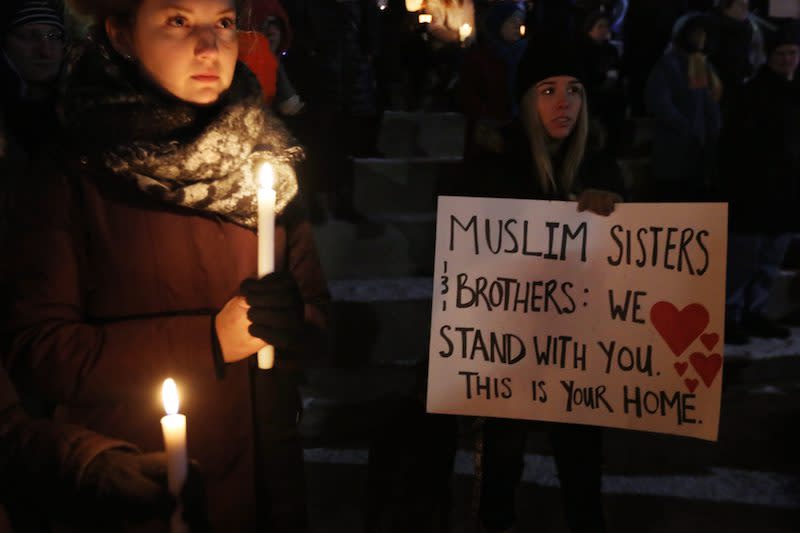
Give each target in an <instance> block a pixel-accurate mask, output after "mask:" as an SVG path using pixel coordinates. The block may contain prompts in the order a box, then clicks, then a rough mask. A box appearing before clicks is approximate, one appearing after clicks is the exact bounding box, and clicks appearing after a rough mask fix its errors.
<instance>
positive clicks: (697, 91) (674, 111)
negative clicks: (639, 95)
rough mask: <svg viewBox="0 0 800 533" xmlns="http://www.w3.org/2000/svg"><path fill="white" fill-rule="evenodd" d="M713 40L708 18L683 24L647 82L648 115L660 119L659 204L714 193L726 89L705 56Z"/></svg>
mask: <svg viewBox="0 0 800 533" xmlns="http://www.w3.org/2000/svg"><path fill="white" fill-rule="evenodd" d="M707 35H708V18H707V16H706V15H703V14H699V13H690V14H688V15H685V16H684V17H682V18H680V19H678V21H677V22H676V23H675V28H674V31H673V40H672V44H671V45H670V46H669V47H668V48H667V50H666V52H664V55H663V56H662V57H661V59H660V60H659V61H658V63H657V64H656V66H655V67H653V71H652V72H651V73H650V77H649V79H648V80H647V87H646V92H645V98H646V103H647V110H648V112H649V113H650V114H651V116H653V118H654V119H655V131H654V139H653V156H652V178H653V183H652V186H653V190H652V195H651V196H652V198H653V200H655V201H662V202H669V201H672V202H675V201H698V200H702V199H704V198H706V196H707V194H708V191H709V187H710V183H711V180H712V176H713V171H714V167H715V163H716V161H715V157H716V146H717V140H718V138H719V131H720V127H721V119H720V108H719V99H720V95H721V92H722V90H723V88H722V85H721V83H720V81H719V78H718V77H717V75H716V73H715V71H714V67H713V66H712V65H711V64H710V63H709V61H708V59H707V58H706V55H705V53H704V51H705V46H706V36H707Z"/></svg>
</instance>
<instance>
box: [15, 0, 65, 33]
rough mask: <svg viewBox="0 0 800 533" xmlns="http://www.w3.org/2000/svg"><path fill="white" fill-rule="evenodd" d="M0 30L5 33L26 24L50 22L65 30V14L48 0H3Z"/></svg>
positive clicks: (51, 24)
mask: <svg viewBox="0 0 800 533" xmlns="http://www.w3.org/2000/svg"><path fill="white" fill-rule="evenodd" d="M2 3H3V7H2V11H1V12H0V32H2V34H3V35H5V34H7V33H8V32H9V31H11V30H13V29H14V28H17V27H19V26H24V25H26V24H49V25H50V26H55V27H56V28H58V29H59V30H61V31H64V16H63V13H62V12H61V11H60V10H57V9H56V8H55V7H54V6H53V4H51V3H50V2H48V1H46V0H2Z"/></svg>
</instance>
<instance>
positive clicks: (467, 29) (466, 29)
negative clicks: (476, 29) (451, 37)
mask: <svg viewBox="0 0 800 533" xmlns="http://www.w3.org/2000/svg"><path fill="white" fill-rule="evenodd" d="M458 34H459V37H461V40H462V41H466V40H467V37H469V36H470V35H472V26H470V25H469V24H466V23H465V24H462V26H461V28H459V30H458Z"/></svg>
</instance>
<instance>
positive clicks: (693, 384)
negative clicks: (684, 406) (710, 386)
mask: <svg viewBox="0 0 800 533" xmlns="http://www.w3.org/2000/svg"><path fill="white" fill-rule="evenodd" d="M683 382H684V383H686V388H687V389H689V392H694V390H695V389H696V388H697V384H698V383H700V382H699V381H697V380H696V379H689V378H686V379H684V380H683Z"/></svg>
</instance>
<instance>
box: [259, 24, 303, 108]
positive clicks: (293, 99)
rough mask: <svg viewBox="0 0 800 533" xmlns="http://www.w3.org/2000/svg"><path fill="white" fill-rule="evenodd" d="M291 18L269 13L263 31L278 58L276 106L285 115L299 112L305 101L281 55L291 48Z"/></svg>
mask: <svg viewBox="0 0 800 533" xmlns="http://www.w3.org/2000/svg"><path fill="white" fill-rule="evenodd" d="M289 30H290V29H289V19H288V18H285V17H283V18H281V16H280V14H279V13H276V14H274V15H273V14H270V15H267V17H266V19H265V21H264V26H263V33H264V35H266V36H267V39H269V46H270V50H272V54H273V55H274V56H275V57H276V58H278V79H277V87H276V92H275V106H276V110H277V111H278V113H280V114H281V115H283V116H293V115H296V114H297V113H299V112H300V111H301V110H302V109H303V107H304V106H305V103H304V102H303V101H302V100H301V99H300V95H298V94H297V91H296V90H295V88H294V85H292V82H291V80H289V76H288V74H287V73H286V69H285V68H284V66H283V62H282V61H281V57H282V56H283V55H284V54H285V53H286V52H287V51H288V50H289V44H290V42H291V41H290V39H291V33H290V31H289Z"/></svg>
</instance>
